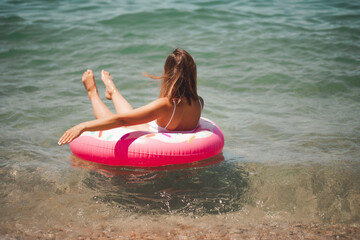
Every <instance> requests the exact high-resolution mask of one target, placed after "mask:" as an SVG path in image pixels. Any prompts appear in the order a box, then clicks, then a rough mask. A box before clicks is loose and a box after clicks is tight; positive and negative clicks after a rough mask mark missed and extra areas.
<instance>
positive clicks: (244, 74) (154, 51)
mask: <svg viewBox="0 0 360 240" xmlns="http://www.w3.org/2000/svg"><path fill="white" fill-rule="evenodd" d="M176 47H181V48H184V49H186V50H187V51H188V52H189V53H190V54H191V55H192V56H193V57H194V59H195V61H196V63H197V68H198V93H199V95H200V96H202V97H203V98H204V100H205V108H204V111H203V117H206V118H209V119H211V120H213V121H214V122H216V123H217V124H218V125H219V126H220V127H221V129H222V130H223V133H224V136H225V146H224V149H223V154H222V155H220V156H217V157H216V159H211V160H209V161H208V162H205V163H204V164H202V165H195V166H187V167H186V168H160V169H128V168H113V167H105V166H101V165H95V164H91V163H89V162H85V161H82V160H80V159H77V158H75V157H74V156H73V155H72V154H71V151H70V149H69V147H68V146H62V147H59V146H57V141H58V139H59V138H60V136H61V135H62V134H63V132H64V131H65V130H66V129H68V128H70V127H72V126H73V125H75V124H78V123H80V122H82V121H86V120H91V119H93V118H94V116H93V113H92V109H91V104H90V102H89V100H88V98H87V94H86V91H85V90H84V88H83V86H82V83H81V81H80V80H81V76H82V73H83V72H84V71H85V70H86V69H92V70H93V71H94V73H95V78H96V83H97V85H98V89H99V92H100V94H101V96H102V98H103V99H104V101H106V99H105V98H104V97H103V93H104V91H105V88H104V86H103V84H102V83H101V81H100V71H101V70H102V69H105V70H107V71H109V72H110V73H111V75H112V76H113V77H114V82H115V84H116V86H117V87H118V89H119V91H120V92H121V93H122V94H123V96H124V97H125V98H126V99H127V100H128V101H129V102H130V103H131V104H132V105H133V106H134V107H140V106H142V105H144V104H146V103H148V102H150V101H152V100H154V99H156V98H157V96H158V92H159V84H158V83H157V82H154V81H153V80H150V79H148V78H146V77H144V76H142V73H143V72H147V73H150V74H155V75H160V74H161V73H162V68H163V64H164V61H165V58H166V56H167V55H168V54H169V53H171V51H172V50H173V49H174V48H176ZM359 66H360V3H359V2H357V1H351V0H345V1H326V0H316V1H300V0H295V1H283V0H271V1H268V0H266V1H265V0H258V1H249V0H246V1H235V0H226V1H211V0H201V1H200V0H198V1H176V0H173V1H156V0H153V1H144V0H138V1H111V0H109V1H95V0H92V1H81V0H77V1H41V0H34V1H21V0H8V1H6V0H4V1H1V3H0V103H1V105H0V127H1V134H0V224H1V226H2V227H1V229H0V233H1V234H5V233H7V232H12V231H16V230H19V229H22V231H27V232H30V233H31V232H33V233H34V232H36V231H39V229H42V230H44V229H45V231H46V229H48V230H49V231H51V230H52V229H54V228H67V229H90V228H92V229H94V228H96V227H99V226H102V224H105V225H112V226H122V227H123V228H124V229H126V230H131V231H134V232H136V229H147V228H148V229H150V231H151V230H154V229H155V230H159V229H160V230H161V229H163V230H164V229H166V228H168V227H169V226H167V225H164V224H163V222H164V221H166V222H171V223H172V224H173V225H176V224H182V223H185V222H191V223H192V224H194V225H196V224H202V225H201V226H202V227H203V228H205V229H208V230H209V231H210V230H214V229H216V226H218V225H216V222H218V221H225V220H226V219H230V220H228V221H227V223H226V226H228V227H229V226H230V227H231V225H232V224H237V223H238V221H244V222H247V221H252V222H255V223H260V222H281V221H283V222H284V221H285V222H318V223H333V222H335V223H338V222H341V223H356V222H359V217H360V214H359V213H360V177H359V174H360V68H359ZM106 104H107V105H108V106H109V108H110V109H111V110H112V111H114V107H113V106H112V105H111V103H110V102H108V101H107V102H106ZM203 165H205V166H203ZM194 219H197V220H198V219H201V220H199V221H196V220H194ZM155 230H154V231H155ZM67 231H71V230H67ZM74 231H75V230H74Z"/></svg>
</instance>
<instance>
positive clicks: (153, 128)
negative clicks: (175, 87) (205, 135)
mask: <svg viewBox="0 0 360 240" xmlns="http://www.w3.org/2000/svg"><path fill="white" fill-rule="evenodd" d="M199 103H200V109H201V111H202V104H201V101H200V98H199ZM173 104H174V110H173V113H172V114H171V118H170V120H169V122H168V123H167V124H166V126H165V127H160V126H159V125H158V124H157V122H156V120H154V121H151V122H149V123H148V125H149V128H150V131H152V132H193V131H194V130H195V129H196V128H197V126H198V125H196V127H195V128H194V129H193V130H187V131H171V130H167V127H168V126H169V125H170V123H171V121H172V119H173V117H174V114H175V111H176V103H175V101H174V100H173ZM200 114H201V113H200ZM198 124H199V123H198Z"/></svg>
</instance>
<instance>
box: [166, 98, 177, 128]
mask: <svg viewBox="0 0 360 240" xmlns="http://www.w3.org/2000/svg"><path fill="white" fill-rule="evenodd" d="M173 104H174V111H173V113H172V115H171V118H170V120H169V122H168V124H166V126H165V127H164V128H165V129H166V130H167V127H168V126H169V124H170V123H171V120H172V119H173V117H174V114H175V110H176V104H175V101H174V100H173Z"/></svg>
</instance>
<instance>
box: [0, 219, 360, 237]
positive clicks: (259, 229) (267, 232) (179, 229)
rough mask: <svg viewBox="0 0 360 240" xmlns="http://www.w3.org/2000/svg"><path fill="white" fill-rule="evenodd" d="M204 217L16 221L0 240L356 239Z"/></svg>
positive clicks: (339, 227)
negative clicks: (93, 222)
mask: <svg viewBox="0 0 360 240" xmlns="http://www.w3.org/2000/svg"><path fill="white" fill-rule="evenodd" d="M203 218H204V219H203ZM207 218H208V217H202V218H198V219H190V220H189V219H187V222H182V221H179V220H178V219H175V218H174V217H171V216H170V217H168V218H167V219H166V221H164V222H162V223H161V222H159V221H157V220H156V219H153V220H152V221H153V222H150V221H149V224H144V221H143V220H142V221H139V222H138V223H136V218H134V219H132V220H130V221H127V222H117V223H116V222H104V223H103V224H101V225H97V226H87V227H84V226H81V227H80V226H74V225H71V224H68V225H66V226H61V227H55V226H54V227H53V228H48V229H46V228H45V227H44V228H39V227H38V226H37V227H34V226H31V225H23V224H20V223H17V224H15V225H2V227H1V229H0V239H79V240H80V239H81V240H85V239H160V240H161V239H360V225H359V224H319V223H306V224H305V223H276V222H271V223H246V222H239V223H237V224H234V222H232V223H230V224H228V221H231V220H226V219H224V218H223V220H224V221H213V222H212V223H210V222H209V219H207ZM149 220H150V219H149ZM162 220H164V219H162ZM202 220H204V221H202ZM218 220H221V219H218ZM160 221H161V220H160ZM128 226H131V227H130V228H129V227H128Z"/></svg>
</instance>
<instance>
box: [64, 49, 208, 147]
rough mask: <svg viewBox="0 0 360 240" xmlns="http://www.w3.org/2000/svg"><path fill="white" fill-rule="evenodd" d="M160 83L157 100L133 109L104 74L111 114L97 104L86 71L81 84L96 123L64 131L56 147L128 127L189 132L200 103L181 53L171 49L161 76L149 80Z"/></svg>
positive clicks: (188, 60)
mask: <svg viewBox="0 0 360 240" xmlns="http://www.w3.org/2000/svg"><path fill="white" fill-rule="evenodd" d="M147 76H148V77H151V78H153V79H162V84H161V90H160V95H159V98H158V99H156V100H155V101H153V102H151V103H149V104H147V105H145V106H142V107H139V108H137V109H133V108H132V106H131V105H130V104H129V103H128V102H127V101H126V100H125V98H123V96H122V95H121V94H120V93H119V91H118V90H117V89H116V87H115V85H114V83H113V81H112V77H111V76H110V74H109V73H108V72H106V71H104V70H102V71H101V80H102V81H103V82H104V84H105V86H106V92H105V96H106V98H107V99H109V100H112V101H113V103H114V106H115V109H116V114H113V113H112V112H111V111H110V110H109V109H108V108H107V107H106V105H105V104H104V103H103V102H102V101H101V99H100V97H99V94H98V91H97V88H96V84H95V78H94V74H93V72H92V71H91V70H87V71H86V72H85V73H84V74H83V77H82V82H83V84H84V86H85V89H86V91H87V93H88V96H89V98H90V101H91V103H92V107H93V111H94V115H95V117H96V120H92V121H88V122H83V123H80V124H78V125H76V126H74V127H72V128H70V129H69V130H67V131H66V132H65V133H64V134H63V135H62V137H61V138H60V140H59V142H58V144H59V145H63V144H65V143H69V142H71V141H72V140H74V139H75V138H77V137H78V136H80V134H81V133H82V132H84V131H99V130H107V129H111V128H116V127H129V128H132V129H136V130H140V131H153V132H162V131H191V130H193V129H195V128H196V127H197V125H198V123H199V119H200V115H201V111H202V108H203V106H204V102H203V100H202V98H201V97H199V96H198V95H197V82H196V64H195V62H194V59H193V58H192V57H191V55H190V54H189V53H188V52H186V51H185V50H183V49H175V50H174V51H173V52H172V53H171V54H170V55H169V56H168V57H167V59H166V61H165V66H164V72H163V75H162V76H160V77H156V76H150V75H147Z"/></svg>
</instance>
